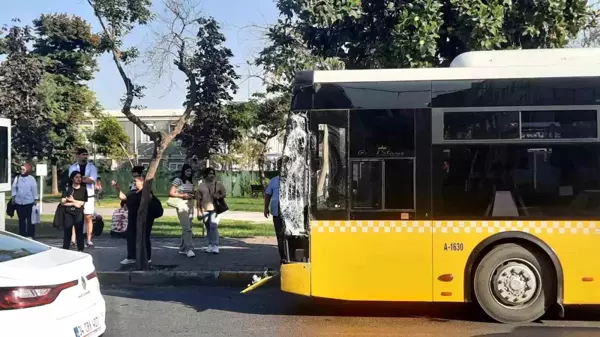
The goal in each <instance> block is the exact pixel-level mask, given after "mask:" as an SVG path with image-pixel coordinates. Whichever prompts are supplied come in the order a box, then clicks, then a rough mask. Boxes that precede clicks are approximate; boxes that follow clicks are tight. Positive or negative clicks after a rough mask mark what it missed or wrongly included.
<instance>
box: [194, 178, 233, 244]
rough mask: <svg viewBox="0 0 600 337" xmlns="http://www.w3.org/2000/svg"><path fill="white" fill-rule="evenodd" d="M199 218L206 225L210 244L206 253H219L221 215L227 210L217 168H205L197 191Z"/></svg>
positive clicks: (223, 187)
mask: <svg viewBox="0 0 600 337" xmlns="http://www.w3.org/2000/svg"><path fill="white" fill-rule="evenodd" d="M196 196H197V197H196V199H197V207H198V219H199V220H201V221H202V222H203V223H204V225H205V226H206V233H207V235H206V237H207V238H208V246H207V247H206V250H205V252H206V253H212V254H219V228H218V227H219V215H220V214H221V213H223V212H225V211H227V209H228V208H227V204H226V203H225V196H226V192H225V186H223V184H222V183H220V182H218V181H217V180H216V173H215V170H214V169H213V168H211V167H209V168H206V169H205V170H204V180H203V181H202V182H201V183H200V184H198V191H197V193H196Z"/></svg>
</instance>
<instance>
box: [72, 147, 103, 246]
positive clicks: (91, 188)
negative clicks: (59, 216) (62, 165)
mask: <svg viewBox="0 0 600 337" xmlns="http://www.w3.org/2000/svg"><path fill="white" fill-rule="evenodd" d="M88 156H89V154H88V151H87V150H86V149H84V148H80V149H79V150H77V162H76V163H75V164H73V165H71V166H70V167H69V175H71V173H73V172H75V171H79V172H80V173H81V175H82V177H81V182H82V183H84V184H85V186H86V189H87V192H88V201H87V202H86V203H85V205H84V206H83V214H84V215H85V227H84V228H85V229H86V233H87V242H86V245H87V246H88V247H93V246H94V243H93V242H92V232H93V228H94V223H93V220H94V212H95V207H94V206H95V195H94V193H95V186H96V180H97V179H98V169H97V168H96V166H95V165H94V164H93V163H90V162H88ZM73 228H74V227H73Z"/></svg>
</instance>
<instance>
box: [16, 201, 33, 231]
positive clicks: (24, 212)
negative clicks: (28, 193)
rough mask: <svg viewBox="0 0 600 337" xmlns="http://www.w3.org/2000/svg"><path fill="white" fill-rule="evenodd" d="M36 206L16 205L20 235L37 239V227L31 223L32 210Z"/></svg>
mask: <svg viewBox="0 0 600 337" xmlns="http://www.w3.org/2000/svg"><path fill="white" fill-rule="evenodd" d="M33 205H34V204H29V205H18V204H15V210H16V211H17V216H18V217H19V235H21V236H24V237H30V238H32V239H33V238H35V226H34V225H33V224H32V223H31V210H32V209H33Z"/></svg>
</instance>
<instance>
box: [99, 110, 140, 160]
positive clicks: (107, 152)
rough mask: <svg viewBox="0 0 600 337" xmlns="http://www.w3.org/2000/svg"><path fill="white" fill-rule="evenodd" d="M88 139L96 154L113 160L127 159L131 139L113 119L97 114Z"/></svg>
mask: <svg viewBox="0 0 600 337" xmlns="http://www.w3.org/2000/svg"><path fill="white" fill-rule="evenodd" d="M89 139H90V141H91V142H92V143H94V146H95V148H96V151H97V152H98V153H100V154H102V155H104V156H107V157H110V158H111V159H113V160H123V159H129V153H130V152H129V149H128V148H129V144H130V142H131V139H130V138H129V135H128V134H127V132H125V130H124V129H123V126H122V125H121V123H119V121H118V120H117V119H116V118H115V117H113V116H110V115H107V114H97V123H96V126H95V128H94V131H93V132H92V133H91V134H90V136H89Z"/></svg>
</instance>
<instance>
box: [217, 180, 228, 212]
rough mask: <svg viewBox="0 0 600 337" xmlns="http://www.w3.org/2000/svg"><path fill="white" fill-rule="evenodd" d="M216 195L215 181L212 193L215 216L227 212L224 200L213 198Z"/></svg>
mask: <svg viewBox="0 0 600 337" xmlns="http://www.w3.org/2000/svg"><path fill="white" fill-rule="evenodd" d="M215 193H217V182H216V181H215V191H214V192H213V204H214V205H215V211H216V212H217V214H221V213H224V212H227V211H228V210H229V206H227V203H226V202H225V198H215V197H214V194H215Z"/></svg>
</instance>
